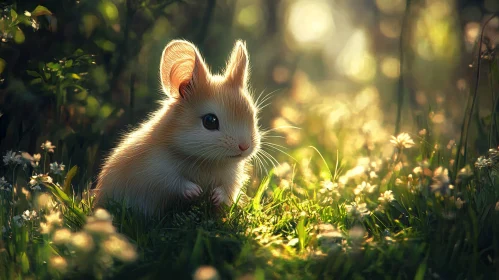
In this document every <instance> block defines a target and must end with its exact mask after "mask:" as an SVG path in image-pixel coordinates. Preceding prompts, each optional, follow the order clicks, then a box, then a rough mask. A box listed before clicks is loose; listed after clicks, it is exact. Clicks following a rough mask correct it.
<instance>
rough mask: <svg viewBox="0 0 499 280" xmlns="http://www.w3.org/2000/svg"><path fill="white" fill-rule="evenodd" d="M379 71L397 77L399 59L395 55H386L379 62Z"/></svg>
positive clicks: (398, 74)
mask: <svg viewBox="0 0 499 280" xmlns="http://www.w3.org/2000/svg"><path fill="white" fill-rule="evenodd" d="M381 72H382V73H383V75H385V76H387V77H388V78H393V79H395V78H398V77H399V76H400V61H399V59H398V58H395V57H387V58H385V59H383V60H382V62H381Z"/></svg>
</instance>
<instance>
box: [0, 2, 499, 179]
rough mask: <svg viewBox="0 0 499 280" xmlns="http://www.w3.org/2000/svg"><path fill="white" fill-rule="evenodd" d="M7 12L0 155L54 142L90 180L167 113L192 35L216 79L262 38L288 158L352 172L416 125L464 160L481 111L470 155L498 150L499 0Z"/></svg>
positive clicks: (0, 57) (257, 81) (272, 106)
mask: <svg viewBox="0 0 499 280" xmlns="http://www.w3.org/2000/svg"><path fill="white" fill-rule="evenodd" d="M0 8H1V10H0V16H1V18H0V40H1V41H0V114H1V116H0V151H2V154H4V153H5V152H6V151H8V150H14V151H20V150H22V151H27V152H29V153H31V154H34V153H38V152H40V145H41V143H42V142H45V141H46V140H50V141H52V143H53V144H54V145H55V146H56V147H57V149H56V151H55V153H54V154H53V155H51V156H52V160H51V161H58V162H61V161H62V162H64V163H65V164H66V165H78V167H79V170H80V172H79V174H78V176H79V178H80V180H81V182H82V183H85V184H86V183H88V182H89V181H91V180H92V179H93V178H95V176H96V175H97V172H98V170H99V167H100V164H101V163H102V159H103V157H105V156H106V155H107V153H108V152H109V151H110V149H111V148H113V147H114V146H115V145H116V141H117V138H118V137H119V135H120V134H121V133H123V132H124V131H126V130H127V129H129V128H130V127H133V126H134V125H136V124H137V123H138V122H140V121H141V120H142V119H143V118H144V117H145V116H147V114H148V113H149V112H151V111H153V110H155V109H156V108H158V103H157V102H156V101H157V100H159V99H161V98H164V96H163V95H162V94H161V92H160V84H159V77H158V75H159V73H158V67H159V59H160V56H161V51H162V49H163V48H164V46H165V45H166V44H167V43H168V42H169V41H170V40H172V39H177V38H183V39H186V40H190V41H192V42H193V43H194V44H196V45H197V46H198V47H199V49H200V51H201V52H202V55H203V56H204V57H205V59H206V61H207V62H208V64H209V65H210V66H211V69H212V71H213V72H218V71H221V70H222V68H223V66H224V65H225V62H226V59H227V57H228V54H229V52H230V50H231V48H232V47H233V44H234V42H235V40H236V39H243V40H245V41H246V42H247V47H248V51H249V53H250V63H251V67H252V73H251V85H252V90H253V91H254V94H255V96H258V95H260V94H261V95H262V96H267V95H268V96H269V98H270V99H268V101H267V102H268V103H269V105H268V106H267V107H265V109H264V110H263V111H262V114H261V116H262V119H261V122H262V126H263V127H264V128H267V129H271V128H273V129H275V130H274V132H275V134H276V135H282V136H284V138H276V139H277V140H276V143H278V144H279V145H282V146H284V147H285V149H286V150H287V151H288V152H290V151H293V150H296V149H299V148H300V147H306V146H309V145H313V146H315V147H317V148H318V149H319V150H320V151H321V153H323V155H324V156H325V158H326V159H327V160H333V159H334V158H335V157H336V155H338V154H339V155H340V156H341V158H342V159H343V161H344V163H345V164H348V163H349V162H354V161H355V158H356V157H358V156H359V155H372V154H373V153H375V154H376V155H380V156H389V155H390V153H391V152H392V149H393V148H392V146H390V144H389V139H390V135H396V134H398V133H400V132H408V133H409V134H410V135H411V136H412V137H413V138H415V139H418V137H421V136H425V137H426V138H425V139H428V137H431V138H432V139H434V140H438V141H439V143H442V145H447V149H448V150H450V151H452V150H454V153H455V151H456V145H457V143H458V142H459V141H460V137H461V132H462V131H463V128H467V127H468V126H467V125H465V126H463V121H465V120H466V119H465V116H466V115H467V113H466V112H467V110H470V108H471V107H473V109H474V110H473V112H472V113H471V114H468V115H469V116H471V117H470V118H469V120H468V121H467V122H468V123H470V122H471V125H470V126H469V127H470V130H469V135H470V136H469V140H468V147H469V148H470V150H471V151H473V152H474V153H480V152H484V151H486V150H487V149H488V148H489V146H491V145H492V146H494V145H495V146H497V145H498V139H499V134H498V133H499V132H498V131H499V130H498V129H497V124H498V123H499V121H497V119H496V118H497V117H496V116H497V115H496V114H495V113H493V112H496V111H497V110H498V107H499V106H497V103H498V99H499V98H498V96H499V92H498V89H499V88H498V85H497V84H498V82H499V74H498V60H497V59H496V57H495V52H496V50H497V45H498V43H499V18H494V19H492V20H490V21H489V19H490V18H491V17H492V16H493V15H494V13H496V12H499V1H497V0H483V1H471V0H470V1H466V0H426V1H425V0H417V1H416V0H205V1H194V0H44V1H42V0H36V1H35V0H22V1H10V0H7V1H2V3H1V4H0ZM486 22H487V25H486V27H485V28H484V40H482V44H481V46H479V45H480V44H478V42H479V39H480V34H481V30H482V27H483V26H484V25H485V23H486ZM480 47H481V49H480V50H479V48H480ZM479 54H480V56H481V59H480V60H478V57H479ZM478 69H480V79H479V80H478V81H477V78H476V77H477V70H478ZM475 88H476V89H477V90H476V94H475ZM474 96H476V98H473V97H474ZM473 101H474V102H473ZM472 103H474V105H473V106H471V104H472ZM494 106H495V107H494ZM292 127H299V128H300V129H296V128H292ZM269 152H271V153H272V154H273V155H274V156H275V157H277V158H278V160H279V161H280V160H281V159H282V160H288V159H289V157H288V156H287V155H285V154H283V153H281V152H279V151H277V150H276V149H274V151H272V150H270V151H269ZM269 165H270V162H269ZM1 168H4V167H3V166H2V167H1Z"/></svg>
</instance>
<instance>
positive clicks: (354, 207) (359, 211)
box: [345, 202, 371, 218]
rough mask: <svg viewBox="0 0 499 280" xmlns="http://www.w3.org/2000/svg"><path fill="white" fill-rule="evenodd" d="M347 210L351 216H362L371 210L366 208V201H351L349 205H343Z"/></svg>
mask: <svg viewBox="0 0 499 280" xmlns="http://www.w3.org/2000/svg"><path fill="white" fill-rule="evenodd" d="M345 208H346V210H347V212H348V214H349V215H351V216H353V217H360V218H362V217H364V216H367V215H369V214H371V212H370V211H369V210H368V209H367V204H366V203H357V202H352V203H351V204H350V205H346V206H345Z"/></svg>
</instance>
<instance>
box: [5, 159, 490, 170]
mask: <svg viewBox="0 0 499 280" xmlns="http://www.w3.org/2000/svg"><path fill="white" fill-rule="evenodd" d="M4 161H5V160H4ZM492 165H493V162H492V160H490V159H488V158H486V157H484V156H481V157H479V158H478V159H477V160H476V162H475V167H476V168H478V169H484V168H489V167H492Z"/></svg>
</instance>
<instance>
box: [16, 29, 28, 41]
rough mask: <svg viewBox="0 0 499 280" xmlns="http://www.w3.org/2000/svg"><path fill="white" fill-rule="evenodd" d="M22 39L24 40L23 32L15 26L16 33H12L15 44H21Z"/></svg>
mask: <svg viewBox="0 0 499 280" xmlns="http://www.w3.org/2000/svg"><path fill="white" fill-rule="evenodd" d="M24 40H26V37H25V36H24V32H23V31H22V30H21V29H20V28H17V30H16V33H14V42H16V44H22V43H24Z"/></svg>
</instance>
